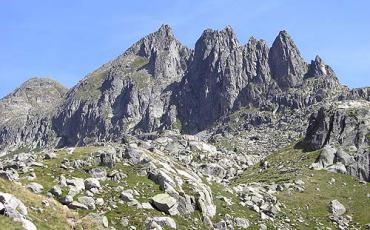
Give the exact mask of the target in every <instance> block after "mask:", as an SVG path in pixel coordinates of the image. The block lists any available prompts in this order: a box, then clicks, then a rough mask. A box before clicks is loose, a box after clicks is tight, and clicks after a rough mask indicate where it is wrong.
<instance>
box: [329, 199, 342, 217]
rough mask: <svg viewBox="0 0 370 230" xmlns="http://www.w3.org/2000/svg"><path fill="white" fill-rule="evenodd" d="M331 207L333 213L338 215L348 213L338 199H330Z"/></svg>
mask: <svg viewBox="0 0 370 230" xmlns="http://www.w3.org/2000/svg"><path fill="white" fill-rule="evenodd" d="M329 209H330V212H331V213H332V214H333V215H337V216H340V215H343V214H344V213H346V208H345V207H344V205H343V204H341V203H340V202H339V201H338V200H332V201H330V204H329Z"/></svg>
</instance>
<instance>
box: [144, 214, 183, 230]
mask: <svg viewBox="0 0 370 230" xmlns="http://www.w3.org/2000/svg"><path fill="white" fill-rule="evenodd" d="M152 222H155V223H156V224H158V225H159V226H161V227H164V228H170V229H176V222H175V220H174V219H172V218H171V217H162V216H161V217H149V218H147V219H146V220H145V224H146V226H148V227H150V226H152Z"/></svg>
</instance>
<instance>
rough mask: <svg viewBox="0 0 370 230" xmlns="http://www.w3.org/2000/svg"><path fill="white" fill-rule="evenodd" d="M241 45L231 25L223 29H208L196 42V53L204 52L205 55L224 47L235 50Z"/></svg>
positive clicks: (221, 49)
mask: <svg viewBox="0 0 370 230" xmlns="http://www.w3.org/2000/svg"><path fill="white" fill-rule="evenodd" d="M239 46H240V44H239V41H238V39H237V37H236V34H235V33H234V30H233V29H232V28H231V26H227V27H225V28H224V29H223V30H212V29H206V30H205V31H204V32H203V34H202V36H201V37H200V38H199V40H198V41H197V43H196V44H195V52H196V53H204V57H206V56H208V54H209V53H210V52H211V51H212V50H213V51H215V52H221V51H223V50H224V49H227V50H234V49H236V48H238V47H239Z"/></svg>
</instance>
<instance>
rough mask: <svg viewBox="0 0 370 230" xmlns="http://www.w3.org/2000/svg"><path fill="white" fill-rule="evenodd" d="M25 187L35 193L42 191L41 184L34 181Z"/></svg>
mask: <svg viewBox="0 0 370 230" xmlns="http://www.w3.org/2000/svg"><path fill="white" fill-rule="evenodd" d="M26 188H27V189H29V190H30V191H32V192H33V193H36V194H40V193H42V192H43V191H44V187H43V186H42V185H41V184H38V183H35V182H32V183H30V184H28V185H27V186H26Z"/></svg>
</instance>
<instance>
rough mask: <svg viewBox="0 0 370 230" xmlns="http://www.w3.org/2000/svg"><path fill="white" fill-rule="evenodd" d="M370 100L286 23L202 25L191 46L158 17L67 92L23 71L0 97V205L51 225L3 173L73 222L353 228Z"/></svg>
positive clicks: (358, 223) (365, 163) (366, 164)
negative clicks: (243, 39)
mask: <svg viewBox="0 0 370 230" xmlns="http://www.w3.org/2000/svg"><path fill="white" fill-rule="evenodd" d="M369 104H370V88H358V89H352V90H350V89H349V88H348V87H346V86H344V85H341V83H340V82H339V80H338V78H337V77H336V74H335V72H334V70H333V69H332V68H331V67H330V66H329V65H327V64H326V63H325V62H324V60H322V58H321V57H319V56H316V57H315V59H314V60H311V61H310V62H306V61H305V60H304V59H303V57H302V55H301V53H300V51H299V49H298V47H297V46H296V44H295V43H294V41H293V39H292V38H291V36H290V35H289V34H288V33H287V32H286V31H281V32H279V34H278V35H277V37H276V38H275V40H274V42H273V44H272V46H271V47H270V46H269V45H268V44H267V42H265V41H264V40H258V39H256V38H254V37H251V38H250V39H249V40H248V42H247V44H241V43H240V42H239V40H238V38H237V36H236V34H235V33H234V31H233V29H232V28H231V27H230V26H227V27H226V28H224V29H223V30H212V29H206V30H205V31H204V32H203V33H202V35H201V36H200V38H199V39H198V40H197V42H196V44H195V47H194V49H190V48H187V47H186V46H184V45H182V44H181V43H180V42H179V41H178V40H177V39H176V38H175V36H174V33H173V31H172V29H171V28H170V27H169V26H168V25H162V26H161V27H160V28H159V29H158V31H156V32H154V33H151V34H149V35H147V36H146V37H144V38H143V39H141V40H140V41H138V42H136V43H135V44H133V45H132V46H131V47H130V48H129V49H127V50H126V51H125V52H124V53H123V54H121V55H120V56H119V57H117V58H116V59H114V60H112V61H110V62H108V63H106V64H104V65H102V66H101V67H99V68H98V69H97V70H95V71H93V72H92V73H90V74H88V75H87V76H86V77H84V78H83V79H82V80H81V81H80V82H79V83H78V84H77V85H75V86H74V87H73V88H71V89H66V88H64V87H63V86H62V85H60V84H59V83H57V82H55V81H53V80H51V79H47V78H33V79H30V80H29V81H27V82H25V83H24V84H22V85H21V86H20V87H19V88H18V89H16V90H15V91H14V92H13V93H11V94H9V95H8V96H6V97H5V98H3V99H1V100H0V151H1V158H0V177H1V178H3V179H4V180H3V179H0V190H4V191H6V192H7V193H6V194H3V193H1V194H0V213H4V215H5V216H8V217H11V218H12V219H13V220H15V221H16V222H19V223H21V225H22V226H23V228H25V229H34V228H33V227H35V226H37V227H39V228H41V229H43V228H45V229H47V228H48V227H50V226H49V225H50V224H52V223H48V224H49V225H45V223H44V222H43V221H42V220H40V219H38V218H34V216H35V215H37V213H36V214H35V212H36V211H35V210H34V209H32V208H31V209H30V210H31V211H30V213H31V214H30V215H27V212H25V211H24V210H25V208H21V209H22V210H20V209H19V208H17V207H18V206H19V207H24V206H26V205H24V204H21V203H22V202H24V203H26V204H27V205H32V203H30V201H29V200H28V199H24V198H23V197H15V196H16V195H17V194H11V190H9V187H11V186H12V185H11V183H14V182H15V183H18V184H23V185H24V186H25V188H26V189H28V190H31V191H32V192H33V193H38V194H41V195H47V196H49V197H50V199H52V200H53V201H54V200H56V201H58V202H59V203H62V204H64V205H65V206H66V207H68V209H70V210H76V211H77V212H78V213H77V216H74V220H71V221H69V224H68V225H69V226H70V227H71V228H73V229H76V228H77V229H79V226H80V225H81V224H82V225H84V224H85V223H81V221H82V222H83V220H87V221H89V220H90V219H94V220H95V221H97V222H98V223H97V224H98V225H100V227H102V228H105V229H107V228H110V229H126V228H129V229H135V228H139V229H162V228H176V226H177V227H178V228H180V229H208V228H210V229H212V228H214V229H229V228H230V229H234V228H248V227H251V228H253V229H258V228H259V229H267V228H269V229H270V228H277V229H296V228H306V227H307V228H308V229H312V228H315V227H318V226H321V227H322V228H323V227H327V228H333V227H337V228H340V229H347V228H356V229H360V228H362V227H364V226H365V225H366V224H368V223H367V222H368V220H369V219H370V216H369V214H368V213H367V212H366V211H365V210H366V208H367V207H368V205H369V200H368V189H369V184H368V183H367V182H368V181H370V152H369V150H370V148H369V146H370V123H369V118H370V117H369V116H370V115H369V112H368V111H369V108H370V105H369ZM359 181H361V183H359ZM9 183H10V184H9ZM339 188H340V190H338V189H339ZM352 188H355V189H356V195H354V193H353V191H354V190H353V191H352ZM20 192H21V193H22V194H23V192H24V191H23V190H20ZM317 197H320V199H317ZM344 198H347V199H344ZM17 199H20V200H17ZM14 200H15V201H16V202H15V203H17V204H18V206H17V207H15V206H12V205H9V204H10V203H11V201H14ZM339 200H340V201H339ZM342 203H343V204H342ZM43 204H44V201H43ZM3 206H4V207H3ZM57 207H58V208H59V206H57ZM346 208H347V214H348V215H343V214H344V213H346ZM297 210H298V211H297ZM309 210H312V211H309ZM328 210H329V211H328ZM48 212H50V211H48ZM52 214H53V215H54V213H52ZM71 215H72V214H71ZM0 217H1V218H0V223H2V221H3V219H2V218H3V217H2V215H0ZM62 217H63V218H62V219H58V217H54V216H53V217H52V218H55V219H56V220H57V221H59V222H60V223H64V222H65V221H66V220H65V218H64V216H62ZM80 217H81V218H80ZM81 219H82V220H81ZM4 221H5V222H4V224H7V223H8V222H6V221H8V219H5V220H4ZM32 221H33V222H32ZM30 222H31V223H30ZM94 224H96V223H94ZM4 226H9V225H4ZM40 226H41V227H40ZM45 226H46V227H45ZM100 227H97V226H94V227H86V228H87V229H89V228H90V229H98V228H100ZM321 227H319V228H320V229H321ZM58 229H59V228H58Z"/></svg>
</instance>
